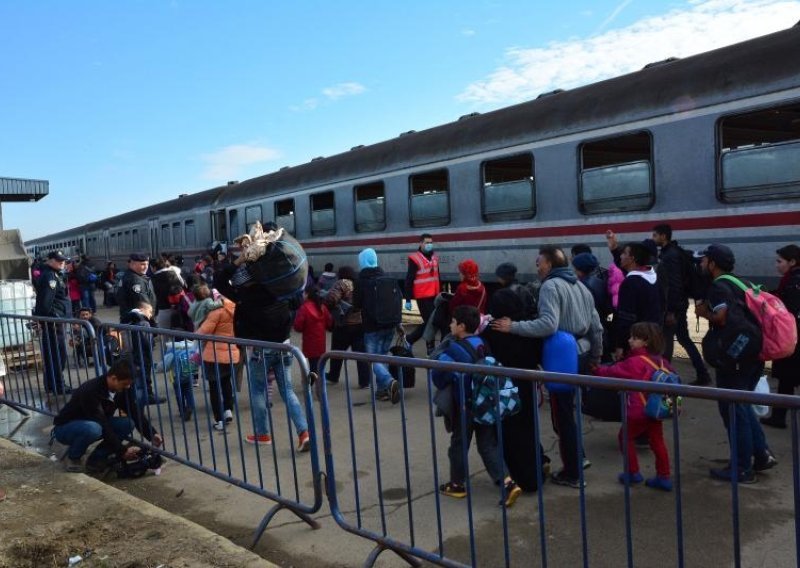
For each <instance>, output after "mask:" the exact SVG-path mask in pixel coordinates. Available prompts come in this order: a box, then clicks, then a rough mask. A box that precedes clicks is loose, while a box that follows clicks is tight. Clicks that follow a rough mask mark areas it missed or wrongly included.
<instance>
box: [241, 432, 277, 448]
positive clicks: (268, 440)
mask: <svg viewBox="0 0 800 568" xmlns="http://www.w3.org/2000/svg"><path fill="white" fill-rule="evenodd" d="M244 441H245V442H247V443H248V444H264V445H265V446H271V445H272V436H270V435H269V434H248V435H247V436H245V437H244Z"/></svg>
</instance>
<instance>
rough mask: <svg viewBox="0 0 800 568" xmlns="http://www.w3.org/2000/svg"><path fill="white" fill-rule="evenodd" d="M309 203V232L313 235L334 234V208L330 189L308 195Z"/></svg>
mask: <svg viewBox="0 0 800 568" xmlns="http://www.w3.org/2000/svg"><path fill="white" fill-rule="evenodd" d="M309 200H310V202H311V203H310V204H311V234H312V235H314V236H315V237H319V236H324V235H334V234H336V210H335V208H334V196H333V192H332V191H326V192H324V193H316V194H314V195H312V196H310V197H309Z"/></svg>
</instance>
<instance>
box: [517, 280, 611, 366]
mask: <svg viewBox="0 0 800 568" xmlns="http://www.w3.org/2000/svg"><path fill="white" fill-rule="evenodd" d="M538 309H539V317H537V318H536V319H534V320H529V321H518V322H512V323H511V333H515V334H517V335H524V336H526V337H550V336H551V335H553V334H554V333H555V332H557V331H566V332H567V333H571V334H572V335H574V336H575V337H576V338H577V339H578V350H579V353H580V354H584V353H587V352H588V353H590V355H591V358H592V360H597V361H599V360H600V356H601V355H602V353H603V326H602V325H601V323H600V316H599V315H598V313H597V310H596V309H595V307H594V298H592V294H591V292H589V290H588V288H586V286H584V285H583V284H581V283H580V282H579V281H578V277H577V276H575V273H574V272H572V270H570V269H569V268H554V269H553V270H551V271H550V273H549V274H548V275H547V276H546V277H545V279H544V281H543V282H542V286H541V288H540V289H539V304H538Z"/></svg>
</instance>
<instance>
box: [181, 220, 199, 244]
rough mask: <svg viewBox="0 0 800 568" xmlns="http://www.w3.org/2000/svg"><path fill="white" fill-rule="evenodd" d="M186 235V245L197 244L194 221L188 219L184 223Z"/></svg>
mask: <svg viewBox="0 0 800 568" xmlns="http://www.w3.org/2000/svg"><path fill="white" fill-rule="evenodd" d="M183 231H184V236H185V238H186V246H187V247H191V246H194V245H196V244H197V243H196V242H195V239H196V238H197V237H196V235H195V232H194V221H186V222H185V223H184V224H183Z"/></svg>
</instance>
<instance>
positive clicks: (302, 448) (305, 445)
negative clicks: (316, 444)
mask: <svg viewBox="0 0 800 568" xmlns="http://www.w3.org/2000/svg"><path fill="white" fill-rule="evenodd" d="M310 449H311V441H310V440H309V439H308V431H305V432H300V435H299V436H298V437H297V451H298V452H307V451H308V450H310Z"/></svg>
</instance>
